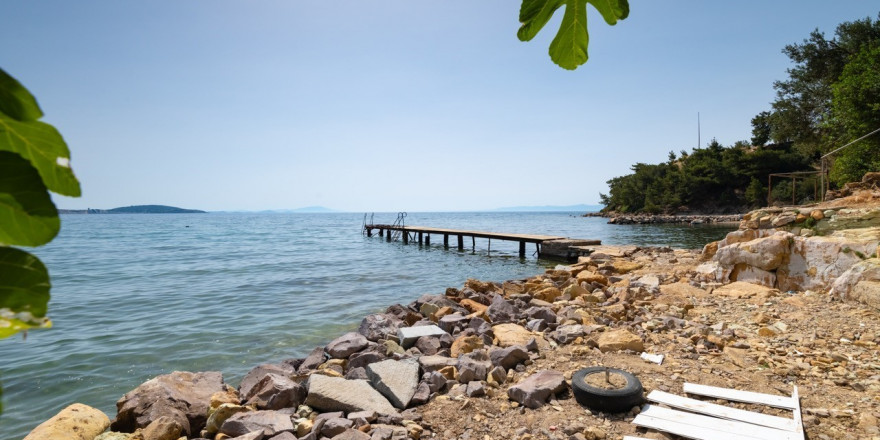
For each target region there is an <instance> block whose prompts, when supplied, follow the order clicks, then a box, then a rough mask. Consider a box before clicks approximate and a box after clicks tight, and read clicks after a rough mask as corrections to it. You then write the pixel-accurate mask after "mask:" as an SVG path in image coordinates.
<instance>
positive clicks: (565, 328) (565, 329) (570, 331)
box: [549, 324, 587, 344]
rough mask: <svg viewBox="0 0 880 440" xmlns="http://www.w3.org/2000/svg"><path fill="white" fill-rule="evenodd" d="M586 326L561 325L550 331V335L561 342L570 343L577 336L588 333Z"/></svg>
mask: <svg viewBox="0 0 880 440" xmlns="http://www.w3.org/2000/svg"><path fill="white" fill-rule="evenodd" d="M586 334H587V332H586V330H585V329H584V326H582V325H580V324H571V325H560V326H559V327H556V330H554V331H552V332H550V335H549V336H550V337H551V338H553V340H554V341H556V342H558V343H560V344H568V343H570V342H572V341H574V340H575V339H577V338H580V337H582V336H584V335H586Z"/></svg>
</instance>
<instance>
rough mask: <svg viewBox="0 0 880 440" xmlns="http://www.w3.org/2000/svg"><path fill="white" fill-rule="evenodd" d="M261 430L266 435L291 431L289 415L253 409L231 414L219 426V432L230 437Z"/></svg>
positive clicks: (291, 423) (291, 424)
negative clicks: (252, 410)
mask: <svg viewBox="0 0 880 440" xmlns="http://www.w3.org/2000/svg"><path fill="white" fill-rule="evenodd" d="M253 431H263V434H265V435H267V436H273V435H276V434H280V433H282V432H293V422H291V421H290V416H289V415H287V414H283V413H281V412H278V411H254V412H242V413H237V414H233V415H232V417H230V418H228V419H226V421H225V422H223V425H221V426H220V433H221V434H225V435H228V436H230V437H237V436H240V435H245V434H248V433H251V432H253Z"/></svg>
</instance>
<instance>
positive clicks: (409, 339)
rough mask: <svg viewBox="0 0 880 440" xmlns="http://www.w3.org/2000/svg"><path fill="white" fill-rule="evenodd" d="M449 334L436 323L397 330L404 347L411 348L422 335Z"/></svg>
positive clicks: (398, 337) (401, 344)
mask: <svg viewBox="0 0 880 440" xmlns="http://www.w3.org/2000/svg"><path fill="white" fill-rule="evenodd" d="M445 334H447V333H446V332H445V331H443V329H441V328H440V327H437V326H436V325H423V326H419V327H401V328H400V329H398V330H397V339H398V341H399V343H400V346H401V347H403V348H404V349H407V348H410V347H412V346H413V344H415V343H416V341H417V340H418V339H419V338H421V337H422V336H442V335H445Z"/></svg>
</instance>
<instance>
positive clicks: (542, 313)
mask: <svg viewBox="0 0 880 440" xmlns="http://www.w3.org/2000/svg"><path fill="white" fill-rule="evenodd" d="M584 290H586V289H584ZM586 295H589V293H586ZM525 315H526V316H528V317H529V319H541V320H543V321H544V322H546V323H548V324H555V323H556V313H554V312H553V310H552V309H550V308H549V307H529V308H528V309H526V311H525Z"/></svg>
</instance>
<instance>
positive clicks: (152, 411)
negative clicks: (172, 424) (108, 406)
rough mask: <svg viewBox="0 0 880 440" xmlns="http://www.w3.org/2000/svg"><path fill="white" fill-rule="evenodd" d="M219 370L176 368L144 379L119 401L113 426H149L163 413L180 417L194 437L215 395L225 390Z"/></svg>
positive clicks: (124, 429)
mask: <svg viewBox="0 0 880 440" xmlns="http://www.w3.org/2000/svg"><path fill="white" fill-rule="evenodd" d="M225 390H226V386H225V384H224V383H223V375H222V374H221V373H219V372H215V371H212V372H205V373H191V372H188V371H175V372H173V373H171V374H165V375H162V376H158V377H155V378H153V379H150V380H148V381H147V382H144V383H143V384H141V385H140V386H138V387H137V388H135V389H134V390H132V391H129V392H128V393H126V394H125V395H124V396H122V398H121V399H119V401H118V402H116V409H117V413H116V419H114V420H113V423H111V425H110V428H111V429H112V430H113V431H117V432H133V431H134V430H135V429H138V428H146V427H147V425H149V424H150V423H151V422H152V421H153V420H156V419H158V418H159V417H162V416H168V417H171V418H174V419H176V420H177V421H178V422H180V424H181V426H183V429H184V432H186V433H187V435H188V436H192V435H194V434H197V433H198V432H199V431H201V429H202V428H204V427H205V422H206V421H207V419H208V405H209V403H210V401H211V396H212V395H213V394H214V393H216V392H219V391H225Z"/></svg>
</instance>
